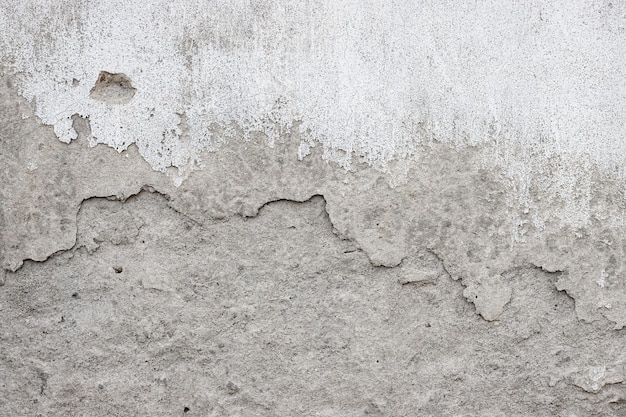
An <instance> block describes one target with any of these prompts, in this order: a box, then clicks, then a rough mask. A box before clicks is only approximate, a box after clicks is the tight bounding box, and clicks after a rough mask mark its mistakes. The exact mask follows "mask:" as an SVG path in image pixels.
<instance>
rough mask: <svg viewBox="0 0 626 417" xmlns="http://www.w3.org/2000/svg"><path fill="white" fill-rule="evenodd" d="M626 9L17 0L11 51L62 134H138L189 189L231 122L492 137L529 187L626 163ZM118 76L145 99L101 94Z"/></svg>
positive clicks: (120, 138) (315, 134) (336, 150)
mask: <svg viewBox="0 0 626 417" xmlns="http://www.w3.org/2000/svg"><path fill="white" fill-rule="evenodd" d="M625 16H626V6H624V5H623V3H621V2H609V1H594V2H589V1H584V2H583V1H579V2H567V5H565V4H564V3H561V2H552V1H547V0H545V1H534V2H501V1H497V0H491V1H480V2H460V3H459V2H439V1H437V2H427V1H419V2H416V1H383V0H380V1H377V0H369V1H365V0H353V1H340V2H338V1H334V0H307V1H300V0H293V1H278V2H276V1H247V2H233V1H230V0H211V1H183V2H171V1H169V0H167V1H166V0H148V1H142V2H127V1H120V0H101V1H97V2H92V1H86V0H82V1H80V0H79V1H65V0H63V1H57V0H54V1H42V0H38V1H24V2H15V1H12V0H0V27H2V28H3V29H2V31H1V33H0V62H2V63H3V64H4V65H7V66H8V67H10V69H11V71H12V72H14V73H15V74H16V76H17V77H18V80H19V87H20V90H21V92H22V94H23V95H24V96H25V97H26V98H28V99H29V100H35V101H36V103H37V116H38V117H40V118H41V119H42V120H43V122H44V123H46V124H49V125H53V126H54V129H55V132H56V134H57V136H58V137H59V139H60V140H62V141H64V142H69V141H71V140H73V139H75V138H76V136H77V134H76V132H75V129H74V128H73V126H72V119H71V117H72V115H74V114H79V115H81V116H83V117H88V118H89V120H90V123H91V129H92V132H93V138H92V144H95V143H103V144H107V145H110V146H112V147H114V148H115V149H117V150H118V151H122V150H124V149H126V148H127V147H128V146H129V145H130V144H132V143H135V144H137V146H138V148H139V152H140V154H141V155H142V156H143V157H144V158H145V159H146V161H148V163H149V164H150V165H151V166H152V167H153V168H154V169H155V170H159V171H165V170H166V168H167V167H169V166H174V167H176V168H178V171H177V172H176V173H174V174H172V172H170V174H172V177H173V178H174V180H175V181H176V182H177V184H180V182H181V181H182V180H183V179H184V178H186V177H187V176H188V174H189V172H190V171H191V170H192V168H193V167H194V166H195V165H196V164H201V161H202V155H201V153H202V152H203V151H205V150H213V149H216V148H218V147H219V144H220V142H221V141H222V140H223V138H221V137H220V136H219V135H215V132H214V130H215V129H214V128H215V126H221V127H222V128H226V130H225V131H224V132H223V133H224V134H225V135H226V136H228V135H231V136H233V135H234V134H235V132H234V131H233V126H238V127H239V128H241V129H242V130H243V133H244V137H245V136H246V135H247V134H248V133H249V132H252V131H262V132H264V133H265V134H267V136H268V140H269V143H270V144H271V143H272V142H274V141H275V140H277V139H278V138H279V135H280V133H281V132H285V131H289V129H292V128H294V127H295V128H296V129H298V130H300V131H301V132H303V133H306V135H305V137H304V139H303V140H302V143H301V146H300V148H299V151H298V153H299V157H301V158H302V157H305V156H306V155H307V153H308V152H309V149H310V146H311V145H313V144H314V143H315V142H321V143H322V144H323V146H324V148H325V149H326V153H325V157H327V158H330V159H333V160H335V161H337V162H339V163H340V164H343V165H345V166H349V164H350V162H351V159H352V157H353V154H358V155H363V156H365V158H366V160H367V161H368V162H369V163H372V164H374V165H376V166H378V167H380V168H383V169H385V168H387V163H388V162H389V161H390V160H391V159H394V158H395V159H398V158H399V159H403V158H409V159H413V158H419V157H420V156H419V155H417V153H418V150H417V147H418V144H419V143H420V142H424V141H431V140H435V141H443V142H451V143H455V144H458V145H475V144H488V145H491V146H492V148H491V149H490V150H489V152H488V157H487V159H488V163H490V164H499V165H500V166H502V167H504V168H505V169H506V170H507V171H508V173H509V175H510V176H511V177H512V178H514V179H515V180H516V181H517V182H518V183H519V189H520V198H521V199H527V196H525V195H524V193H525V189H526V188H528V187H529V184H530V182H531V181H532V178H534V177H537V176H538V175H544V173H540V172H538V171H541V168H540V167H541V166H542V165H543V164H545V163H547V161H549V160H551V159H552V158H555V157H558V158H561V157H562V158H564V159H565V163H564V166H567V169H564V170H560V172H558V173H553V175H554V178H555V180H556V181H558V182H559V183H560V186H561V187H562V188H567V186H568V184H569V183H571V182H576V181H578V179H577V178H572V177H576V176H577V175H580V170H581V166H582V167H585V166H588V165H589V164H600V165H601V166H602V167H603V168H607V169H617V170H616V173H615V175H620V176H621V175H622V172H621V170H622V166H621V165H622V162H623V155H624V154H626V141H624V140H623V138H624V136H625V135H624V134H625V133H626V125H625V124H624V120H625V119H626V117H625V116H626V114H625V112H626V110H625V108H624V105H623V103H624V102H625V101H626V83H624V82H623V81H624V79H625V77H626V61H625V60H624V59H623V56H625V55H626V42H623V40H624V36H625V34H626V32H625V30H626V28H625V25H626V24H625V23H624V22H625V21H626V20H625V19H624V18H625ZM101 71H106V72H109V73H122V74H125V76H127V77H128V78H129V82H130V83H132V88H134V89H135V94H133V96H132V97H130V98H129V100H126V99H124V100H122V101H116V100H115V98H114V97H113V95H114V93H115V92H114V91H113V95H111V97H110V98H111V99H110V100H107V99H106V98H102V97H103V96H102V95H100V96H98V95H97V94H95V95H94V94H93V91H92V89H93V88H94V85H95V84H96V82H97V80H98V77H99V74H100V72H101ZM90 91H91V92H92V93H91V94H90ZM98 97H100V99H98ZM294 121H299V122H300V123H298V124H297V125H294ZM184 132H185V133H187V132H188V134H184ZM392 175H393V176H394V177H398V178H396V180H398V181H402V180H403V179H406V178H403V174H402V170H400V171H398V172H392ZM582 175H585V173H583V174H582ZM577 209H578V208H577ZM572 216H573V217H575V216H574V215H573V214H572ZM579 220H580V219H576V218H573V219H571V222H572V223H576V222H577V221H579ZM583 220H584V219H583Z"/></svg>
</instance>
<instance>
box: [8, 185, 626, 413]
mask: <svg viewBox="0 0 626 417" xmlns="http://www.w3.org/2000/svg"><path fill="white" fill-rule="evenodd" d="M77 236H78V238H77V243H76V245H75V246H74V247H73V248H71V249H70V250H67V251H63V252H60V253H58V254H56V255H55V256H54V257H52V258H50V259H49V260H47V261H46V262H45V263H35V262H27V263H26V264H25V266H24V267H23V268H22V269H20V270H19V271H17V272H15V273H10V274H9V276H8V277H7V282H6V284H5V286H4V287H2V290H1V291H0V308H1V309H2V313H3V320H2V321H1V322H0V343H2V346H3V349H2V351H1V352H0V370H1V371H2V374H3V375H6V376H7V377H6V378H4V379H3V381H2V385H0V389H1V390H2V394H3V395H2V396H0V409H1V410H2V411H3V413H4V414H7V415H16V414H17V415H19V414H22V415H24V414H26V415H31V414H33V415H35V414H42V415H56V414H90V415H113V414H120V415H182V414H187V413H189V415H205V416H222V415H235V414H240V415H258V416H293V415H316V414H318V415H329V416H331V415H343V416H362V415H369V414H371V413H374V415H390V416H404V415H414V414H420V415H433V416H447V415H455V414H459V413H460V414H463V415H470V416H472V415H473V416H484V415H502V416H504V415H506V416H528V415H533V416H559V417H569V416H571V415H586V416H587V415H588V416H620V415H623V413H624V412H626V409H625V408H624V404H626V401H625V400H626V390H624V388H623V385H622V384H621V381H623V380H624V375H625V374H624V367H623V363H624V358H623V349H622V348H621V346H622V335H621V334H620V333H617V332H613V331H610V330H607V329H605V328H604V327H603V326H597V325H592V324H582V323H580V321H579V320H578V319H577V317H576V315H575V313H574V305H573V302H572V300H571V299H570V298H569V297H568V296H567V295H565V294H564V293H562V292H559V291H557V290H556V289H555V288H554V280H555V279H557V278H558V277H557V276H555V275H554V274H550V273H546V272H543V271H541V270H540V269H538V268H534V267H522V268H518V269H515V270H511V271H509V272H507V273H506V274H505V276H504V278H505V279H506V281H507V282H508V285H509V286H510V287H511V289H512V290H511V299H510V306H509V309H507V310H505V311H504V312H503V313H502V314H501V315H500V317H499V320H498V322H495V323H494V322H487V321H485V320H482V319H481V318H480V317H479V316H478V315H476V314H474V312H473V310H474V308H473V307H472V305H471V304H469V303H467V302H466V301H465V299H464V297H463V294H462V293H463V286H462V285H460V284H459V282H458V281H454V280H453V279H451V276H450V275H449V273H448V272H447V269H446V267H445V262H443V261H442V260H441V259H440V258H439V257H438V256H437V255H435V254H434V253H433V252H432V251H430V250H428V249H424V248H421V249H417V248H416V251H415V253H414V255H412V256H410V257H408V258H406V259H405V260H404V261H403V263H402V265H401V266H399V267H398V268H385V267H374V266H372V265H371V263H370V261H369V259H368V257H367V256H366V255H365V254H364V253H363V252H362V251H361V250H355V247H354V243H353V242H352V241H350V240H342V239H340V238H339V237H338V236H336V235H335V234H334V233H333V226H332V224H331V222H330V220H329V217H328V214H327V213H326V202H325V201H324V199H323V198H322V197H319V196H317V197H313V198H312V199H310V200H309V201H306V202H304V203H295V202H291V201H284V200H282V201H277V202H274V203H269V204H267V205H265V206H263V207H262V208H261V209H260V210H259V212H258V215H257V216H256V217H253V218H246V217H241V216H234V217H229V218H227V219H223V220H211V221H209V220H207V221H205V222H204V223H203V224H198V223H197V222H195V221H194V220H192V219H190V218H189V217H186V216H185V215H183V214H181V213H179V212H177V211H176V210H173V209H172V208H171V207H169V205H168V201H167V199H166V198H165V197H164V196H162V195H159V194H154V193H149V192H142V193H140V194H138V195H137V196H134V197H130V198H128V199H127V200H126V201H125V202H123V203H122V202H118V201H112V200H107V199H100V198H97V199H90V200H88V201H85V202H84V203H83V204H82V205H81V208H80V211H79V214H78V235H77ZM407 276H411V277H413V278H411V279H413V281H411V282H414V283H418V282H420V281H422V280H420V279H419V278H417V280H416V278H415V277H421V276H428V277H430V278H429V279H428V283H427V284H406V285H403V284H402V283H401V282H399V280H404V279H406V278H405V277H407ZM422 282H423V281H422ZM96 410H97V411H96ZM185 410H187V411H186V412H185Z"/></svg>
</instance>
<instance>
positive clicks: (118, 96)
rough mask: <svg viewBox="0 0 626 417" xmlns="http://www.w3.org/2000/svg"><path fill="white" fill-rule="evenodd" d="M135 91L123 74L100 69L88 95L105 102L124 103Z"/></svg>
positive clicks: (129, 99) (130, 98)
mask: <svg viewBox="0 0 626 417" xmlns="http://www.w3.org/2000/svg"><path fill="white" fill-rule="evenodd" d="M136 92H137V89H136V88H135V87H133V85H132V83H131V81H130V78H128V77H127V76H126V75H125V74H122V73H116V74H114V73H111V72H107V71H100V75H98V81H96V84H95V85H94V86H93V88H92V89H91V90H90V91H89V96H90V97H91V98H93V99H94V100H97V101H102V102H104V103H107V104H126V103H128V102H129V101H131V100H132V98H133V97H134V96H135V93H136Z"/></svg>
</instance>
